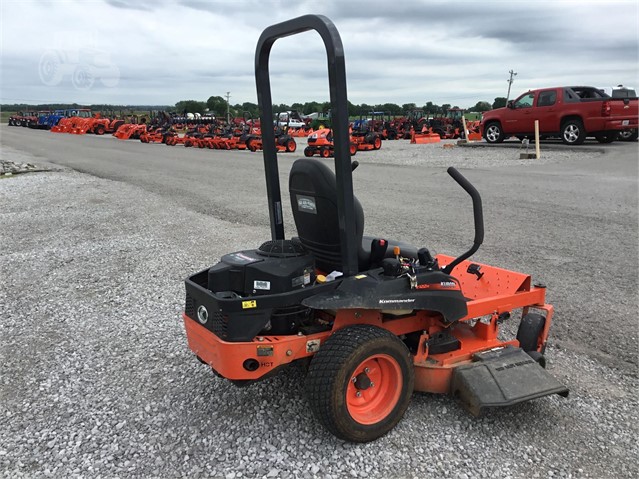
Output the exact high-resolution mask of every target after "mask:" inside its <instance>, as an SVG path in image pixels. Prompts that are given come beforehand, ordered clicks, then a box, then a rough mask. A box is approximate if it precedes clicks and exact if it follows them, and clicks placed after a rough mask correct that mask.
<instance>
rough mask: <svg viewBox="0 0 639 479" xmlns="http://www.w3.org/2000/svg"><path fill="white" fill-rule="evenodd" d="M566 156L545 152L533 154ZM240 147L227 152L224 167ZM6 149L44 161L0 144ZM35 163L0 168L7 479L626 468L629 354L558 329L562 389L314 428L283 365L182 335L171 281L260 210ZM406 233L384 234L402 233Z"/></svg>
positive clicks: (0, 450) (629, 457)
mask: <svg viewBox="0 0 639 479" xmlns="http://www.w3.org/2000/svg"><path fill="white" fill-rule="evenodd" d="M72 141H94V142H96V143H97V142H98V141H110V139H108V138H104V139H99V140H98V139H95V138H86V139H79V140H76V139H74V140H72ZM396 143H397V142H396ZM94 144H95V143H94ZM129 145H131V146H130V147H131V148H134V147H136V145H132V144H129ZM403 146H404V145H401V144H399V143H398V145H397V149H398V150H399V149H400V148H402V147H403ZM119 147H120V146H119V145H118V148H119ZM145 147H146V148H151V146H149V145H146V146H145ZM425 147H428V148H425ZM161 149H165V150H167V149H168V148H167V147H164V146H159V147H158V149H157V151H158V152H160V154H162V153H161V152H162V151H163V150H161ZM420 150H421V154H420V155H419V158H418V157H417V156H411V155H409V154H406V155H405V156H401V155H400V154H399V153H398V154H396V155H394V158H398V159H397V162H398V163H402V162H404V163H405V165H410V164H412V163H411V162H412V161H427V162H429V166H433V165H438V163H437V161H441V162H442V163H445V165H446V166H448V165H449V164H451V163H452V164H455V162H459V163H461V164H463V165H464V166H465V167H475V168H488V167H495V166H506V165H511V164H512V162H516V163H517V162H519V160H513V150H512V149H511V150H510V151H509V152H506V150H505V149H503V150H494V149H490V150H485V151H482V152H480V153H477V154H473V155H472V156H469V158H472V159H469V160H462V159H460V157H459V156H460V155H466V154H467V153H466V152H467V151H469V150H467V149H464V150H462V149H461V148H459V149H458V148H454V149H451V150H450V151H452V152H454V154H455V155H457V156H455V157H454V158H453V157H452V155H451V158H446V160H440V159H438V158H439V156H440V155H442V154H443V153H442V151H446V154H448V153H449V151H448V150H443V149H435V148H434V147H432V146H431V145H424V146H423V147H422V146H420ZM430 152H432V154H431V153H430ZM211 153H214V152H208V151H206V152H202V151H197V150H191V151H189V150H179V154H180V155H182V154H183V155H185V156H187V155H190V157H192V158H196V157H198V156H197V155H206V154H208V155H210V154H211ZM172 154H174V153H172ZM567 154H569V153H567V152H566V151H558V152H556V155H555V154H554V153H552V152H550V151H549V152H548V154H547V155H545V156H544V161H547V162H551V163H552V162H561V161H562V160H563V155H567ZM580 154H581V155H582V156H583V155H586V156H587V155H600V153H599V152H597V151H590V152H588V151H587V150H584V151H583V152H582V153H580ZM250 155H251V154H250V153H248V152H245V153H242V157H241V158H240V156H238V157H237V158H239V159H238V160H237V161H238V163H237V167H238V168H242V165H243V163H242V161H244V160H243V159H242V158H252V157H251V156H250ZM428 155H430V159H431V160H428V159H426V160H425V159H424V158H428ZM15 156H20V158H19V159H15V158H14V157H15ZM517 156H518V155H517ZM2 157H3V159H4V160H7V159H14V160H15V161H16V162H18V161H19V162H30V163H35V164H37V165H38V166H40V165H42V164H43V162H42V161H41V160H40V159H38V158H34V157H30V156H29V155H28V154H26V153H24V152H20V151H18V150H16V149H12V148H11V147H9V146H5V145H4V144H3V146H2ZM363 158H364V156H363V155H361V157H358V159H359V160H360V161H362V159H363ZM366 158H368V160H367V161H370V162H371V163H375V162H377V161H380V163H379V164H380V167H381V165H382V162H384V161H385V162H388V159H386V160H383V159H382V158H381V157H379V158H378V157H374V156H369V157H366ZM194 161H195V160H194ZM288 161H289V160H288V159H286V160H282V163H284V164H287V162H288ZM526 161H529V160H526ZM534 161H536V160H534ZM499 162H501V163H499ZM402 164H403V163H402ZM45 166H46V165H45ZM48 166H51V167H52V168H55V169H57V170H58V171H53V172H49V173H34V174H25V175H17V176H13V177H10V178H6V179H0V204H1V205H2V208H1V209H0V215H1V216H0V218H1V221H2V229H1V230H0V241H1V244H2V252H3V253H2V255H1V256H0V278H2V284H3V287H2V289H0V312H1V314H0V328H2V332H1V334H0V346H1V347H0V417H2V418H3V420H2V427H1V428H0V471H1V473H2V476H3V477H11V478H14V477H40V476H47V477H185V476H190V477H220V478H225V479H233V478H240V477H247V478H253V477H256V478H257V477H260V478H261V477H267V478H269V477H272V478H280V477H281V478H288V477H290V478H293V477H295V478H314V477H317V478H344V477H362V478H366V477H371V478H389V477H398V478H413V477H451V478H460V479H461V478H480V477H482V478H483V477H487V478H492V477H501V478H508V477H512V478H518V477H526V478H531V477H533V478H534V477H541V478H548V477H574V478H582V477H583V478H587V477H592V478H625V477H628V478H631V477H632V478H634V477H637V476H639V466H638V464H637V457H639V450H638V446H637V440H636V438H637V433H638V432H639V431H638V429H639V427H638V426H637V424H639V423H638V416H639V411H638V408H637V395H636V392H637V388H638V386H639V381H638V380H637V375H636V367H634V366H626V367H624V368H622V369H618V368H614V367H610V366H609V365H607V364H605V363H602V362H600V361H597V360H595V359H593V358H592V357H587V356H584V355H582V354H580V353H579V352H577V351H575V350H572V349H570V348H565V347H562V346H561V343H559V346H556V345H552V344H551V346H550V347H549V350H548V351H547V355H548V357H549V360H550V364H549V369H550V370H551V372H552V374H554V375H555V376H557V377H558V378H559V379H560V380H561V381H563V382H564V383H566V384H568V385H569V387H570V388H571V395H570V396H569V398H567V399H562V398H560V397H549V398H545V399H542V400H538V401H533V402H530V403H526V404H522V405H518V406H516V407H512V408H508V409H501V410H496V411H493V412H490V413H488V414H487V415H485V416H484V417H481V418H479V419H477V418H473V417H471V416H469V415H468V414H467V413H466V412H465V411H464V410H462V409H461V408H460V407H458V406H457V404H456V403H455V402H453V401H452V400H451V399H449V398H447V397H440V396H435V395H428V394H416V395H414V397H413V400H412V402H411V405H410V407H409V409H408V412H407V414H406V416H405V417H404V419H403V420H402V421H401V422H400V424H399V425H398V427H396V428H395V429H394V430H393V431H391V432H390V433H389V434H388V435H387V436H385V437H383V438H381V439H379V440H377V441H375V442H373V443H369V444H365V445H354V444H349V443H344V442H342V441H340V440H337V439H335V438H334V437H333V436H331V435H329V434H328V433H327V432H325V431H324V430H323V429H322V428H321V426H319V424H318V423H317V422H316V421H315V420H314V419H313V417H312V415H311V414H310V411H309V410H308V406H307V402H306V399H305V397H304V390H303V376H302V374H301V372H300V371H298V370H296V369H291V370H289V371H286V372H285V373H283V374H280V375H279V376H276V377H274V378H271V379H269V380H266V381H264V382H262V383H259V384H256V385H252V386H249V387H247V388H243V389H239V388H236V387H235V386H232V385H231V384H229V383H227V382H226V381H224V380H222V379H220V378H217V377H215V376H214V375H213V374H212V373H211V371H210V369H209V368H208V367H206V366H204V365H201V364H200V363H199V362H197V361H196V360H195V358H194V357H193V356H192V354H191V353H190V351H189V350H188V347H187V345H186V338H185V334H184V328H183V325H182V322H181V318H180V312H181V310H182V307H183V296H184V290H183V283H182V281H183V278H184V277H185V276H187V275H188V274H189V273H192V272H193V271H197V270H199V269H202V268H204V267H207V266H210V265H211V264H213V263H215V261H216V260H217V259H218V257H219V256H220V255H221V254H223V253H226V252H229V251H234V250H238V249H240V248H242V247H245V246H247V244H248V245H251V244H252V245H257V244H259V243H260V241H261V240H263V239H264V238H266V237H268V236H269V230H268V227H267V225H266V224H265V223H264V222H263V221H262V220H260V221H259V222H258V221H254V220H253V219H252V217H248V218H246V217H245V218H243V220H242V221H237V220H235V218H238V217H237V216H234V217H228V218H227V217H225V214H219V215H210V214H204V213H203V212H201V211H198V209H195V208H192V207H189V205H186V204H185V203H184V202H183V201H181V200H177V199H171V198H168V197H166V196H165V195H161V194H159V193H157V192H153V191H149V190H150V189H151V188H149V187H148V185H147V184H141V185H131V184H127V183H124V182H122V181H111V180H108V179H102V178H97V177H95V176H91V175H87V174H81V173H78V172H74V171H71V170H69V169H66V168H61V167H59V166H55V165H48ZM282 169H283V170H285V169H286V168H284V167H282ZM362 170H364V171H365V169H362ZM370 170H373V174H374V170H375V168H371V169H370ZM358 172H359V170H358ZM366 174H367V173H362V175H360V176H359V179H358V180H356V181H358V182H365V181H366V178H367V177H366V176H365V175H366ZM259 181H261V182H263V179H262V178H259ZM635 181H636V179H635ZM257 184H259V183H256V185H257ZM250 186H251V185H249V188H250ZM260 188H261V189H263V186H262V187H260ZM260 188H257V189H258V190H259V189H260ZM480 190H481V188H480ZM256 194H260V191H257V193H256ZM238 207H240V208H241V206H240V205H238ZM408 207H410V205H409V206H408ZM413 207H414V206H413ZM635 208H636V205H635ZM380 211H382V212H383V207H381V206H380ZM52 225H55V227H52ZM635 229H636V228H635ZM406 233H407V234H406V235H405V236H404V235H401V234H400V235H398V237H402V238H406V236H409V237H408V238H407V239H408V240H412V238H410V231H409V230H407V231H406ZM413 234H414V233H413ZM635 236H636V235H635ZM467 239H468V238H466V236H464V237H463V238H456V237H454V236H453V237H452V238H451V241H452V242H453V243H456V242H457V241H459V243H460V244H465V242H467ZM492 254H494V253H491V250H490V249H488V252H487V256H488V257H490V256H491V255H492ZM522 262H523V263H524V264H525V263H526V260H525V259H522ZM635 285H636V283H635ZM630 307H631V308H634V309H635V310H636V304H635V305H634V306H630ZM624 311H625V310H624ZM629 321H630V320H629ZM632 321H634V322H633V323H631V324H634V325H635V327H636V318H634V319H633V320H632ZM509 328H510V329H511V330H512V329H514V326H512V325H511V326H510V327H509ZM551 334H552V332H551ZM633 334H635V333H634V332H633ZM630 354H632V353H630Z"/></svg>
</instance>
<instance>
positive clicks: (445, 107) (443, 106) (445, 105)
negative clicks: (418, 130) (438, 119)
mask: <svg viewBox="0 0 639 479" xmlns="http://www.w3.org/2000/svg"><path fill="white" fill-rule="evenodd" d="M448 110H450V103H444V104H443V105H442V113H443V114H444V115H445V114H446V112H447V111H448Z"/></svg>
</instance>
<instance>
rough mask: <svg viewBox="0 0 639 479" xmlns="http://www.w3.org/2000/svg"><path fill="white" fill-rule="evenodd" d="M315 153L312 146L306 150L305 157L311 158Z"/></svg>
mask: <svg viewBox="0 0 639 479" xmlns="http://www.w3.org/2000/svg"><path fill="white" fill-rule="evenodd" d="M313 153H314V150H313V148H311V147H310V146H307V147H306V148H304V156H306V157H307V158H310V157H311V156H313Z"/></svg>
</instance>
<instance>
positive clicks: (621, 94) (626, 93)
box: [610, 85, 639, 141]
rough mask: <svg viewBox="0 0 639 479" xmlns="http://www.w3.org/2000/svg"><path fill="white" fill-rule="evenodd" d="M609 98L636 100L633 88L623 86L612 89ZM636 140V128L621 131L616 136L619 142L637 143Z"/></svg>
mask: <svg viewBox="0 0 639 479" xmlns="http://www.w3.org/2000/svg"><path fill="white" fill-rule="evenodd" d="M610 96H611V97H613V98H628V99H630V100H633V99H634V100H636V99H637V92H636V90H635V89H634V88H627V87H625V86H623V85H618V86H617V87H616V88H613V89H612V94H611V95H610ZM637 138H639V132H638V130H637V128H634V129H631V130H623V131H620V132H619V133H618V134H617V139H618V140H621V141H637Z"/></svg>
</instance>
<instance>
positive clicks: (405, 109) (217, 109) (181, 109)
mask: <svg viewBox="0 0 639 479" xmlns="http://www.w3.org/2000/svg"><path fill="white" fill-rule="evenodd" d="M504 106H506V98H504V97H498V98H495V100H494V101H493V103H492V104H491V103H489V102H487V101H479V102H477V103H476V104H475V106H472V107H470V108H468V110H469V111H473V112H480V113H481V112H484V111H488V110H490V109H491V108H501V107H504ZM451 107H452V108H458V107H457V105H455V106H453V105H450V104H448V103H444V104H443V105H437V104H435V103H433V102H431V101H429V102H426V103H425V104H424V105H421V106H419V105H417V104H416V103H404V104H403V105H397V104H395V103H384V104H375V105H372V104H371V105H369V104H367V103H361V104H359V105H355V104H353V103H351V102H350V101H349V102H348V115H349V116H351V117H354V116H362V115H368V114H369V113H370V112H372V111H377V112H383V113H386V114H390V115H394V116H400V115H406V114H408V113H409V112H410V111H412V110H424V113H426V114H427V115H438V114H445V113H446V111H448V110H449V109H450V108H451ZM77 108H89V109H91V110H92V111H101V112H118V111H131V110H134V111H147V110H148V111H158V110H164V111H168V112H175V113H177V114H183V113H201V114H204V113H210V114H214V115H215V116H220V117H225V116H226V112H227V104H226V100H225V99H224V98H223V97H221V96H211V97H209V99H208V100H206V101H197V100H182V101H179V102H177V103H176V104H175V106H170V105H108V104H93V105H78V104H77V103H48V104H40V105H27V104H24V103H14V104H11V105H9V104H4V105H0V109H2V110H4V111H31V110H36V111H37V110H64V109H77ZM330 108H331V104H330V102H328V101H325V102H316V101H311V102H306V103H293V104H291V105H287V104H285V103H281V104H276V105H273V112H274V113H280V112H283V111H289V110H297V111H299V112H301V113H304V114H310V113H314V112H319V113H328V111H329V110H330ZM228 111H229V113H230V115H231V116H233V117H238V116H243V115H244V114H245V112H246V114H247V115H248V116H250V117H251V118H257V117H258V116H259V108H258V106H257V104H256V103H251V102H244V103H236V104H234V105H228Z"/></svg>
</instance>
